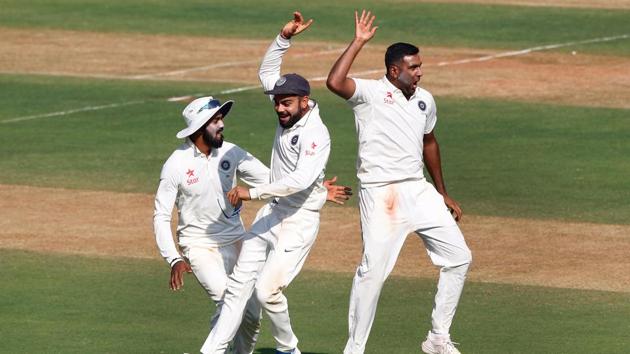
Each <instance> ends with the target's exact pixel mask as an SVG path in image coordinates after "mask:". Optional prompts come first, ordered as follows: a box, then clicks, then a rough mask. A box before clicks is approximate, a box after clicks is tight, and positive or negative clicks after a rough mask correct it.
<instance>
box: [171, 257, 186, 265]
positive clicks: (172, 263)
mask: <svg viewBox="0 0 630 354" xmlns="http://www.w3.org/2000/svg"><path fill="white" fill-rule="evenodd" d="M183 260H184V259H183V258H182V257H177V258H175V259H173V260H172V261H171V263H170V264H169V265H170V266H171V268H173V266H174V265H175V264H177V262H179V261H183Z"/></svg>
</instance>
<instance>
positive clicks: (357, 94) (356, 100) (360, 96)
mask: <svg viewBox="0 0 630 354" xmlns="http://www.w3.org/2000/svg"><path fill="white" fill-rule="evenodd" d="M351 79H352V80H354V86H355V89H354V93H353V94H352V97H350V98H348V103H349V104H350V105H352V106H357V105H360V104H362V103H366V102H368V101H369V99H370V96H371V94H370V92H371V85H370V83H371V82H372V81H374V80H365V79H356V78H351Z"/></svg>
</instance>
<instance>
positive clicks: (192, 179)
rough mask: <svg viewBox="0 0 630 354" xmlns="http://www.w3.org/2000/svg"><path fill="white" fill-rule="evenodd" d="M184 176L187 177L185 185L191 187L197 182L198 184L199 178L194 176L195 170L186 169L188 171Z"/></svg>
mask: <svg viewBox="0 0 630 354" xmlns="http://www.w3.org/2000/svg"><path fill="white" fill-rule="evenodd" d="M186 175H187V176H188V178H187V179H186V184H187V185H189V186H190V185H191V184H195V183H197V182H199V177H196V176H195V170H191V169H190V168H189V169H188V171H186Z"/></svg>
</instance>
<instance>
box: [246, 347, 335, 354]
mask: <svg viewBox="0 0 630 354" xmlns="http://www.w3.org/2000/svg"><path fill="white" fill-rule="evenodd" d="M255 353H256V354H276V350H275V349H272V348H260V349H256V352H255ZM302 354H328V353H317V352H302Z"/></svg>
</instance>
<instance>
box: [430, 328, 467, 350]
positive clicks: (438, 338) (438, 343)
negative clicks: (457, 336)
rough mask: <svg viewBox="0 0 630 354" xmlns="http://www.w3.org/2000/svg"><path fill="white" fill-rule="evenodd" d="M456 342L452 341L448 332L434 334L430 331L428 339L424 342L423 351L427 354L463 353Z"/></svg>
mask: <svg viewBox="0 0 630 354" xmlns="http://www.w3.org/2000/svg"><path fill="white" fill-rule="evenodd" d="M455 344H457V343H454V342H452V341H451V336H450V335H448V334H443V335H439V334H433V333H432V332H431V331H429V334H427V339H426V340H425V341H424V342H422V351H423V352H425V353H427V354H462V353H461V352H460V351H459V350H457V348H455Z"/></svg>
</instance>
